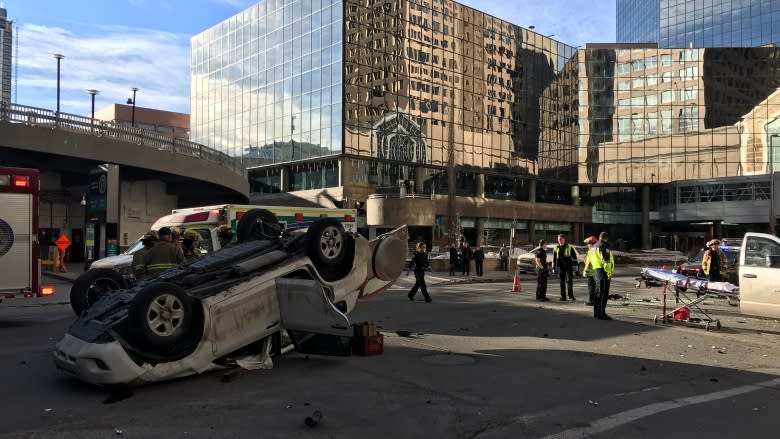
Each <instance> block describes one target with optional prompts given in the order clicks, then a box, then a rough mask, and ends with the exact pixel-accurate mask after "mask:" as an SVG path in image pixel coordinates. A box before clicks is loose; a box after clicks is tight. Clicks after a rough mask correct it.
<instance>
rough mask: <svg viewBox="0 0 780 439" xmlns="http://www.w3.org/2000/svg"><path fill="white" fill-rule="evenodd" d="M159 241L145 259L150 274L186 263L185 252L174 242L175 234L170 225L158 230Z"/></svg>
mask: <svg viewBox="0 0 780 439" xmlns="http://www.w3.org/2000/svg"><path fill="white" fill-rule="evenodd" d="M157 236H158V237H159V239H160V240H159V241H157V243H156V244H154V247H152V248H151V249H149V251H148V252H147V253H146V257H145V258H144V261H145V263H146V271H147V273H148V275H149V276H153V275H155V274H158V273H161V272H163V271H165V270H169V269H171V268H173V267H176V266H178V265H181V264H183V263H184V252H183V251H182V249H181V247H179V246H177V245H176V244H174V242H173V234H172V232H171V229H170V228H168V227H160V230H158V231H157Z"/></svg>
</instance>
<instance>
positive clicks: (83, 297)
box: [70, 268, 129, 316]
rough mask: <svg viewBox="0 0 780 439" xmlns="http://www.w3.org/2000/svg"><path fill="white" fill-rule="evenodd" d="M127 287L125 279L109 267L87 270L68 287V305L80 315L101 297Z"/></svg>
mask: <svg viewBox="0 0 780 439" xmlns="http://www.w3.org/2000/svg"><path fill="white" fill-rule="evenodd" d="M128 287H129V285H128V283H127V280H125V278H123V277H122V275H121V274H119V273H117V272H116V271H114V270H112V269H110V268H95V269H92V270H87V271H85V272H84V273H82V274H81V276H79V277H78V278H77V279H76V281H75V282H73V286H72V287H71V288H70V306H71V308H73V312H75V313H76V315H79V316H80V315H81V314H82V313H83V312H84V311H85V310H87V309H89V307H91V306H92V305H93V304H94V303H95V302H97V301H98V300H100V299H101V298H102V297H104V296H107V295H109V294H111V293H112V292H113V291H118V290H124V289H127V288H128Z"/></svg>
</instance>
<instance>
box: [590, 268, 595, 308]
mask: <svg viewBox="0 0 780 439" xmlns="http://www.w3.org/2000/svg"><path fill="white" fill-rule="evenodd" d="M588 302H590V304H591V305H592V304H594V303H596V278H595V277H593V276H591V275H588Z"/></svg>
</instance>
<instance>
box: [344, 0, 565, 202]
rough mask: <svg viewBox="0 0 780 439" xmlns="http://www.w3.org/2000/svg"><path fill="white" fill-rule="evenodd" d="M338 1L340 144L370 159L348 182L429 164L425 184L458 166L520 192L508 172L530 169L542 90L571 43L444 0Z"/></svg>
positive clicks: (440, 180) (392, 176)
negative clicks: (341, 7) (341, 24)
mask: <svg viewBox="0 0 780 439" xmlns="http://www.w3.org/2000/svg"><path fill="white" fill-rule="evenodd" d="M345 5H346V8H347V10H346V12H345V23H346V30H345V42H344V53H345V55H344V66H345V75H344V82H345V84H344V92H345V99H344V110H345V111H344V128H345V136H344V139H345V153H346V154H348V155H350V156H355V157H361V158H370V160H363V161H361V162H356V163H355V164H354V165H353V166H352V175H353V177H354V179H355V181H359V182H363V183H369V184H377V185H392V184H395V183H396V182H397V181H398V180H399V179H406V178H410V176H415V175H417V173H419V172H420V171H419V170H417V168H420V167H424V168H425V171H423V172H424V173H425V174H426V177H424V180H425V181H424V183H423V185H424V186H426V187H431V188H432V190H435V189H436V188H438V191H439V192H442V191H444V190H445V189H446V184H447V181H446V178H445V170H444V169H443V168H445V167H447V166H455V167H459V168H463V167H466V168H469V169H473V171H471V172H477V170H482V172H487V173H489V174H492V175H495V176H496V178H491V179H489V180H490V181H489V184H490V186H491V188H490V189H491V190H489V191H488V192H489V193H490V192H492V191H493V189H495V191H494V192H495V193H496V194H497V195H500V196H502V197H506V196H507V195H506V193H507V192H510V197H511V196H514V195H518V196H520V195H519V192H520V191H518V190H515V189H512V186H513V178H514V177H516V176H517V175H525V176H528V175H536V174H537V165H536V161H537V158H538V143H539V138H538V136H539V131H538V125H539V96H540V94H541V92H542V90H544V87H545V86H546V85H547V84H549V83H550V82H551V81H552V79H553V78H554V77H555V75H556V73H557V72H559V71H560V69H561V68H562V67H563V66H564V64H565V63H566V61H567V60H568V59H569V57H570V56H571V55H572V54H573V52H574V49H573V48H571V47H569V46H566V45H564V44H561V43H558V42H556V41H554V40H551V39H549V38H545V37H542V36H541V35H538V34H536V33H534V32H532V31H530V30H527V29H523V28H521V27H519V26H516V25H513V24H511V23H508V22H506V21H502V20H499V19H497V18H495V17H491V16H489V15H486V14H484V13H481V12H479V11H476V10H474V9H471V8H468V7H465V6H463V5H460V4H458V3H455V2H451V1H440V0H435V1H422V0H420V1H385V2H380V1H377V2H367V1H346V2H345ZM467 174H468V171H465V172H461V173H459V175H460V176H461V177H464V178H465V176H466V175H467ZM500 176H503V177H504V178H506V179H508V181H501V178H500ZM502 187H509V189H508V190H504V189H501V188H502ZM463 189H465V192H464V195H465V194H466V193H468V191H469V189H470V190H471V191H472V192H474V191H475V190H476V185H475V184H472V185H469V184H466V185H465V187H463V188H459V191H462V190H463Z"/></svg>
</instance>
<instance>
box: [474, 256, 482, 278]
mask: <svg viewBox="0 0 780 439" xmlns="http://www.w3.org/2000/svg"><path fill="white" fill-rule="evenodd" d="M483 264H484V262H482V261H477V260H475V261H474V266H475V267H477V276H482V273H483Z"/></svg>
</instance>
